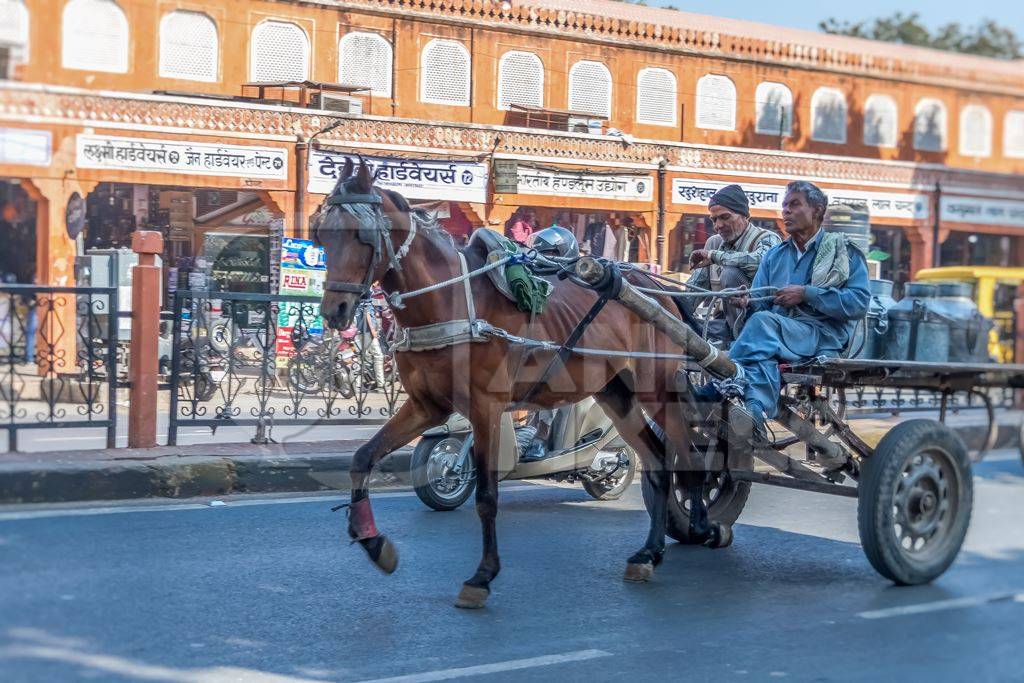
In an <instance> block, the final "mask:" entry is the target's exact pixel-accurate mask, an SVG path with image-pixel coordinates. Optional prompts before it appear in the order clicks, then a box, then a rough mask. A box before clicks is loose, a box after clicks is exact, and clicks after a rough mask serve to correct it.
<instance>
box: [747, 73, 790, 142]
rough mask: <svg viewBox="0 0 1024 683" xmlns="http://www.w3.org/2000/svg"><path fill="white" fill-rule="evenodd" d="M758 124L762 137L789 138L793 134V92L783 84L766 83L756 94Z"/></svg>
mask: <svg viewBox="0 0 1024 683" xmlns="http://www.w3.org/2000/svg"><path fill="white" fill-rule="evenodd" d="M754 101H755V103H756V105H757V123H756V124H755V126H754V130H755V131H756V132H757V133H759V134H761V135H776V136H779V137H788V136H790V135H792V134H793V91H792V90H790V89H789V88H787V87H786V86H784V85H783V84H782V83H772V82H770V81H765V82H764V83H761V84H760V85H758V86H757V90H756V91H755V92H754Z"/></svg>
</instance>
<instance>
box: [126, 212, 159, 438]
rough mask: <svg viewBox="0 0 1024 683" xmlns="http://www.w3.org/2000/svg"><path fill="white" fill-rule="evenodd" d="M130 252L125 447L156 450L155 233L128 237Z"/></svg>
mask: <svg viewBox="0 0 1024 683" xmlns="http://www.w3.org/2000/svg"><path fill="white" fill-rule="evenodd" d="M132 250H133V251H134V252H135V253H136V254H138V255H139V264H138V265H137V266H135V267H134V268H133V269H132V340H131V350H130V355H129V364H130V365H129V368H128V379H129V381H130V382H131V389H130V393H129V401H128V406H129V407H128V447H129V448H152V447H153V446H156V408H157V373H158V372H159V358H158V355H159V350H158V341H159V336H160V267H159V266H157V265H156V259H155V257H156V255H157V254H161V253H163V250H164V238H163V236H162V235H161V234H160V233H159V232H152V231H148V230H139V231H137V232H136V233H135V234H134V235H132Z"/></svg>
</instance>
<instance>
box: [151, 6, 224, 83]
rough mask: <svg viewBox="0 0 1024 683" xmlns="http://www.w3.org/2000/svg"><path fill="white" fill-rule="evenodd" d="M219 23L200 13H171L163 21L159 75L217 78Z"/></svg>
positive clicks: (197, 78) (198, 78)
mask: <svg viewBox="0 0 1024 683" xmlns="http://www.w3.org/2000/svg"><path fill="white" fill-rule="evenodd" d="M217 61H218V40H217V25H216V24H214V23H213V19H211V18H210V17H208V16H206V15H205V14H201V13H200V12H184V11H180V12H171V13H170V14H166V15H164V18H163V19H161V20H160V75H161V76H162V77H164V78H182V79H185V80H189V81H205V82H208V83H209V82H213V81H216V80H217Z"/></svg>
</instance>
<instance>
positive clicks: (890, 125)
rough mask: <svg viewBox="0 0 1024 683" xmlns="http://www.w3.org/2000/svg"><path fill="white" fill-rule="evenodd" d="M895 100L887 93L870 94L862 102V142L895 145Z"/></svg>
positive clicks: (883, 145) (878, 145) (887, 145)
mask: <svg viewBox="0 0 1024 683" xmlns="http://www.w3.org/2000/svg"><path fill="white" fill-rule="evenodd" d="M897 125H898V123H897V120H896V100H894V99H893V98H891V97H889V96H888V95H872V96H871V97H869V98H868V99H867V102H865V103H864V144H865V145H871V146H873V147H895V146H896V137H897V135H898V132H897Z"/></svg>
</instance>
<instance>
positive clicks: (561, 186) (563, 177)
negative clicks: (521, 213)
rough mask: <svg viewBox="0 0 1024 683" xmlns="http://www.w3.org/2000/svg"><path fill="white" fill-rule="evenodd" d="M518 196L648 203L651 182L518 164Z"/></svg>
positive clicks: (641, 177)
mask: <svg viewBox="0 0 1024 683" xmlns="http://www.w3.org/2000/svg"><path fill="white" fill-rule="evenodd" d="M517 175H518V181H519V182H518V189H519V192H518V193H519V194H541V195H554V196H559V197H585V198H588V199H618V200H623V201H650V200H651V198H652V197H653V196H654V190H653V188H654V182H653V181H652V179H651V177H650V176H648V175H628V174H613V175H611V174H610V175H605V174H597V173H587V172H585V171H569V170H551V169H540V168H530V167H529V166H523V165H522V164H520V165H519V167H518V169H517Z"/></svg>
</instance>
